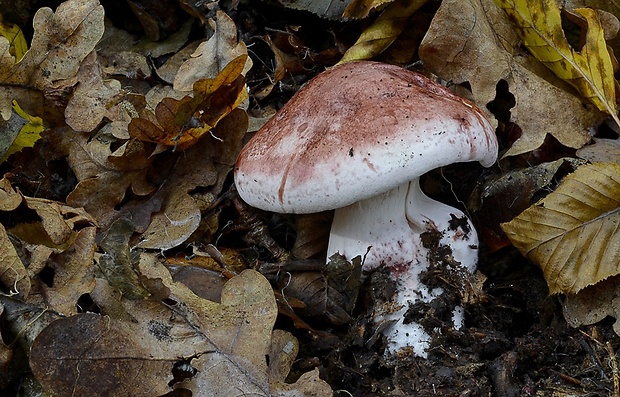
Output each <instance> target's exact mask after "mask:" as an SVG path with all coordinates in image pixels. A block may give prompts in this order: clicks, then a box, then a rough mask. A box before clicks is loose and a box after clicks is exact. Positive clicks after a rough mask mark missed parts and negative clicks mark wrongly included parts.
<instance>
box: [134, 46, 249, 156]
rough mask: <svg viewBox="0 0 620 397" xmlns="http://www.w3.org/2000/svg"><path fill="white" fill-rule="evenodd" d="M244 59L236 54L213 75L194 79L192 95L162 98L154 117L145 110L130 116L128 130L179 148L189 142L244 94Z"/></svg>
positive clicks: (187, 144)
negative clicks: (140, 113) (132, 117)
mask: <svg viewBox="0 0 620 397" xmlns="http://www.w3.org/2000/svg"><path fill="white" fill-rule="evenodd" d="M246 59H247V56H245V55H242V56H239V57H237V58H235V59H234V60H232V61H231V62H230V63H229V64H228V65H227V66H226V67H225V68H224V69H223V70H222V71H221V72H220V73H219V74H218V75H217V77H215V78H213V79H203V80H198V81H196V82H195V83H194V92H193V94H194V95H193V97H191V96H185V97H184V98H183V99H181V100H177V99H174V98H164V99H163V100H162V101H161V102H159V104H158V105H157V107H156V108H155V115H154V117H153V115H152V114H151V113H150V111H148V110H145V112H144V113H143V114H142V115H141V117H140V118H135V119H133V120H131V123H129V134H130V135H131V136H132V137H134V138H136V139H139V140H143V141H149V142H155V143H159V144H163V145H166V146H171V147H174V148H175V149H180V150H183V149H186V148H188V147H190V146H192V145H193V144H195V143H196V142H197V141H198V140H199V139H200V138H201V137H202V136H203V135H204V134H205V133H207V132H209V131H210V130H211V129H212V128H213V127H214V126H215V125H216V124H217V122H218V121H219V120H221V119H222V118H223V117H225V116H226V115H227V114H228V113H230V112H231V111H232V110H233V109H235V108H236V107H237V106H238V105H239V104H240V103H241V102H242V101H243V100H245V99H246V98H247V93H246V91H245V89H244V86H245V79H244V78H243V76H242V74H241V73H242V71H243V67H244V65H245V62H246ZM154 119H156V121H155V120H154Z"/></svg>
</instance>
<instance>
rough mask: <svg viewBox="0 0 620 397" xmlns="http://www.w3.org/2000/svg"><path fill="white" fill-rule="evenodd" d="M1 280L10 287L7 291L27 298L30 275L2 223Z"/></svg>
mask: <svg viewBox="0 0 620 397" xmlns="http://www.w3.org/2000/svg"><path fill="white" fill-rule="evenodd" d="M0 281H1V282H2V284H3V285H5V286H6V287H7V288H9V291H5V293H7V294H9V295H18V296H19V298H20V299H22V300H25V299H26V298H27V297H28V294H29V293H30V287H31V284H30V275H29V274H28V270H26V267H25V266H24V264H23V263H22V261H21V259H20V258H19V255H18V254H17V251H16V250H15V247H14V246H13V243H11V240H10V239H9V236H8V234H7V233H6V230H5V229H4V226H2V225H1V224H0Z"/></svg>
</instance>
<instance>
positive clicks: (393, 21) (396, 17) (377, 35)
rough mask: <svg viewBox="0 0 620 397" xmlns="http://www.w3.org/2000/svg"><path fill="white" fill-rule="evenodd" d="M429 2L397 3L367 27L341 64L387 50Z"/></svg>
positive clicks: (369, 57)
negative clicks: (410, 20) (412, 16)
mask: <svg viewBox="0 0 620 397" xmlns="http://www.w3.org/2000/svg"><path fill="white" fill-rule="evenodd" d="M426 2H427V0H413V1H406V2H402V1H396V2H393V3H391V4H390V5H389V6H387V8H386V9H385V10H384V11H383V12H382V13H381V14H380V15H379V17H378V18H377V19H376V20H375V21H374V22H373V23H372V24H371V25H370V26H369V27H367V28H366V29H365V30H364V31H363V32H362V34H361V36H360V37H359V38H358V39H357V41H356V42H355V44H353V46H352V47H350V48H349V49H348V50H347V52H345V54H344V56H343V57H342V59H341V60H340V62H338V63H339V64H340V63H345V62H351V61H361V60H365V59H371V58H373V57H375V56H377V55H379V54H380V53H382V52H383V51H384V50H385V49H387V48H388V47H389V46H390V45H391V44H392V43H393V42H394V40H396V38H397V37H398V36H399V35H400V33H401V32H402V31H403V29H404V28H405V25H406V24H407V21H408V20H409V17H410V16H411V15H413V13H415V12H416V11H417V10H418V9H419V8H420V7H422V6H423V5H424V4H425V3H426Z"/></svg>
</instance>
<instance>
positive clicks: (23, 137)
mask: <svg viewBox="0 0 620 397" xmlns="http://www.w3.org/2000/svg"><path fill="white" fill-rule="evenodd" d="M13 110H15V113H17V114H18V115H19V116H20V117H22V118H23V119H25V120H27V121H28V122H27V123H26V124H25V125H24V126H23V127H22V128H21V129H20V130H19V134H18V135H17V137H16V138H15V140H14V141H13V143H12V144H11V146H10V147H9V149H8V150H7V151H6V153H4V154H3V156H2V158H0V163H1V162H3V161H4V160H6V159H7V158H8V157H9V156H10V155H11V154H13V153H16V152H19V151H21V150H22V149H23V148H26V147H33V146H34V144H35V142H36V141H38V140H39V139H40V138H41V132H43V130H44V129H45V128H44V126H43V119H41V118H40V117H35V116H31V115H29V114H28V113H26V112H24V111H23V110H22V108H21V107H19V104H18V103H17V102H16V101H13Z"/></svg>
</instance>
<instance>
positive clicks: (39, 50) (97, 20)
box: [6, 0, 104, 89]
mask: <svg viewBox="0 0 620 397" xmlns="http://www.w3.org/2000/svg"><path fill="white" fill-rule="evenodd" d="M103 17H104V11H103V7H102V6H101V5H100V4H99V1H98V0H69V1H66V2H64V3H62V4H60V5H59V6H58V8H57V9H56V12H53V11H52V10H51V9H50V8H47V7H44V8H40V9H39V10H38V11H37V13H36V14H35V16H34V21H33V25H34V26H33V27H34V36H33V37H32V43H31V47H30V49H29V50H28V52H26V54H25V55H24V57H23V58H22V59H21V61H20V62H19V63H18V64H17V65H16V66H15V68H14V70H13V73H12V74H11V75H10V76H8V77H7V79H6V82H9V83H15V84H28V85H32V86H35V87H36V88H38V89H44V88H46V87H47V86H48V85H50V84H51V83H52V82H54V81H58V80H63V79H68V78H71V77H73V76H75V75H76V74H77V72H78V69H79V67H80V63H81V62H82V60H83V59H84V58H86V56H87V55H88V54H90V53H91V52H92V51H93V50H94V49H95V45H96V44H97V42H98V41H99V39H101V37H102V36H103V31H104V23H103Z"/></svg>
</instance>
